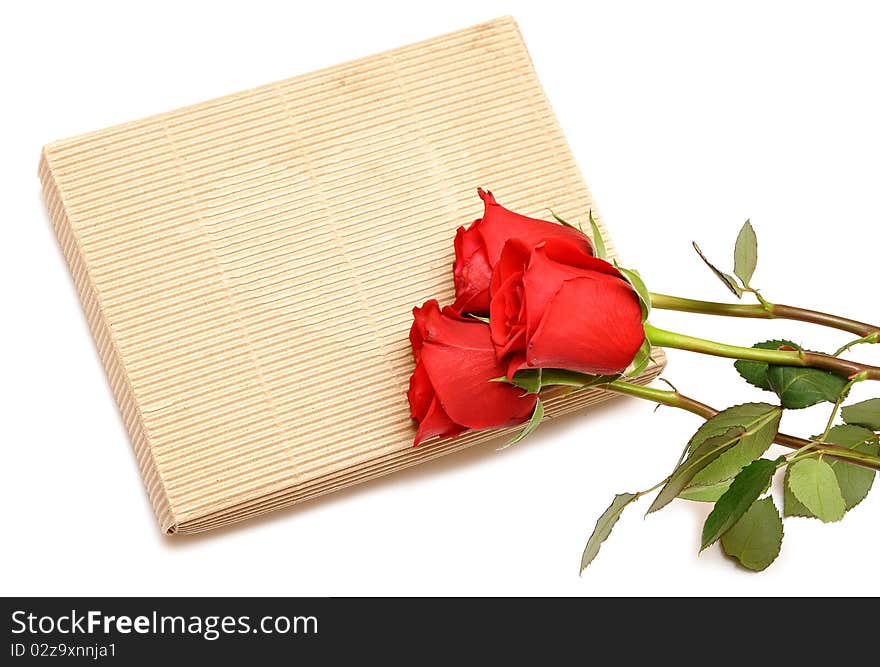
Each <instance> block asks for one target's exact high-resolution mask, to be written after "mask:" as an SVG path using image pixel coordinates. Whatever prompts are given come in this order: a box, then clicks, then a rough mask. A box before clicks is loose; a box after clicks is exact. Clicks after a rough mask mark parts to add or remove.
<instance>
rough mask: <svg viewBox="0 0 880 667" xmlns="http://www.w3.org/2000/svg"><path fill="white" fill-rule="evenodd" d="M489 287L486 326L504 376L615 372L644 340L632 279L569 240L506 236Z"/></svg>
mask: <svg viewBox="0 0 880 667" xmlns="http://www.w3.org/2000/svg"><path fill="white" fill-rule="evenodd" d="M491 294H492V299H491V305H490V316H489V320H490V325H489V326H490V332H491V336H492V342H493V343H494V345H495V346H496V350H497V352H498V356H499V358H504V360H505V361H506V364H505V368H506V374H507V377H513V374H514V373H515V372H516V371H517V370H520V369H522V368H564V369H567V370H571V371H578V372H581V373H590V374H598V375H606V374H607V375H610V374H614V373H620V372H622V371H623V370H625V369H626V367H627V366H629V365H630V363H631V362H632V360H633V358H634V357H635V355H636V352H638V350H639V348H640V347H641V345H642V342H643V341H644V339H645V331H644V327H643V325H642V310H641V306H640V304H639V298H638V296H637V295H636V293H635V291H634V290H633V288H632V287H631V286H630V284H629V283H628V282H626V280H625V279H624V278H623V276H622V275H621V274H620V272H619V271H618V270H617V269H615V268H614V267H613V266H612V265H611V264H609V263H608V262H606V261H604V260H601V259H599V258H598V257H591V256H589V255H586V254H584V253H583V252H582V251H580V250H578V249H575V248H573V247H572V246H571V245H570V244H567V243H559V242H557V241H555V240H551V241H546V242H544V243H540V244H538V245H537V246H536V247H529V246H528V245H526V244H524V243H522V242H520V241H518V240H511V241H508V242H507V244H506V245H505V246H504V251H503V252H502V255H501V258H500V260H499V262H498V264H497V265H496V266H495V270H494V272H493V274H492V285H491Z"/></svg>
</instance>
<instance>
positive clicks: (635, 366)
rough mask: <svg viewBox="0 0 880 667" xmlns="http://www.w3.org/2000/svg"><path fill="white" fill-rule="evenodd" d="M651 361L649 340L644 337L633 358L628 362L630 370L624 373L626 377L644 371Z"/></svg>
mask: <svg viewBox="0 0 880 667" xmlns="http://www.w3.org/2000/svg"><path fill="white" fill-rule="evenodd" d="M650 362H651V342H650V341H649V340H648V339H647V337H646V338H645V340H644V341H643V342H642V346H641V347H640V348H639V351H638V352H636V356H635V358H634V359H633V360H632V363H631V364H630V370H629V371H628V372H627V373H626V376H627V377H635V376H637V375H640V374H641V373H642V371H644V370H645V369H646V368H647V367H648V364H649V363H650Z"/></svg>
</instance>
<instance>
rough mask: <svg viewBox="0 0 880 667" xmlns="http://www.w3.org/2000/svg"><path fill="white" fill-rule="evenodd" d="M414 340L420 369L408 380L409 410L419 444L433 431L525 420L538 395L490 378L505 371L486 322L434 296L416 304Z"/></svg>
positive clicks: (452, 431)
mask: <svg viewBox="0 0 880 667" xmlns="http://www.w3.org/2000/svg"><path fill="white" fill-rule="evenodd" d="M413 316H414V318H415V319H414V322H413V325H412V329H410V335H409V338H410V342H411V343H412V349H413V356H414V357H415V359H416V369H415V371H414V372H413V374H412V377H411V378H410V381H409V392H408V393H407V396H408V398H409V405H410V415H411V417H412V418H413V419H416V420H418V422H419V428H418V432H417V433H416V436H415V442H414V444H415V445H418V444H419V443H420V442H422V441H423V440H426V439H428V438H431V437H433V436H441V437H452V436H456V435H458V434H460V433H462V432H464V431H467V430H470V429H484V428H498V427H502V426H513V425H515V424H520V423H522V422H524V421H526V420H527V419H528V418H529V417H530V416H531V414H532V411H533V410H534V409H535V402H536V397H535V396H534V395H529V396H524V395H523V391H522V389H520V388H518V387H514V386H513V385H510V384H507V383H504V382H492V381H491V380H493V379H495V378H498V377H501V376H503V375H504V368H503V367H502V366H501V365H500V364H499V363H498V361H497V359H496V356H495V348H494V346H493V345H492V340H491V338H490V337H489V327H488V325H486V324H484V323H482V322H480V321H478V320H475V319H472V318H465V317H462V316H461V315H459V314H458V313H457V312H456V311H455V310H453V309H452V308H449V307H448V306H447V307H446V308H444V309H443V310H440V306H439V304H438V303H437V301H436V300H435V299H431V300H430V301H427V302H425V305H424V306H422V307H421V308H414V309H413Z"/></svg>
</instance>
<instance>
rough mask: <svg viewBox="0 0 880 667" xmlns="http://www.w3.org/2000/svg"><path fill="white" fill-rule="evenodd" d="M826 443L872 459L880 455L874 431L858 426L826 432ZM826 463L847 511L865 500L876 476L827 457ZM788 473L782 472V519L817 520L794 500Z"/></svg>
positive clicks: (844, 426)
mask: <svg viewBox="0 0 880 667" xmlns="http://www.w3.org/2000/svg"><path fill="white" fill-rule="evenodd" d="M827 441H828V442H830V443H833V444H835V445H838V446H839V447H846V448H847V449H853V450H856V451H860V452H864V453H866V454H873V455H874V456H877V455H880V445H878V444H877V436H876V435H874V433H873V431H869V430H868V429H866V428H863V427H861V426H850V425H841V426H835V427H834V428H832V429H831V431H829V433H828V439H827ZM827 461H828V465H830V466H831V468H832V470H834V474H835V476H836V477H837V483H838V486H839V487H840V493H841V495H842V496H843V502H844V505H845V507H846V511H849V510H851V509H852V508H853V507H855V506H856V505H858V504H859V503H860V502H862V501H863V500H864V499H865V498H866V497H867V495H868V492H869V491H870V490H871V487H872V486H873V485H874V476H875V473H874V471H873V470H870V469H869V468H864V467H862V466H859V465H856V464H854V463H848V462H846V461H843V460H842V459H834V458H828V459H827ZM789 474H790V468H789V469H787V470H786V471H785V480H784V481H783V489H784V495H783V500H784V505H783V511H784V512H785V516H803V517H811V518H816V515H815V514H813V513H812V512H811V511H810V510H809V509H807V507H806V506H805V505H804V504H803V503H802V502H800V501H799V500H798V499H797V497H795V495H794V493H793V492H792V490H791V488H790V483H789Z"/></svg>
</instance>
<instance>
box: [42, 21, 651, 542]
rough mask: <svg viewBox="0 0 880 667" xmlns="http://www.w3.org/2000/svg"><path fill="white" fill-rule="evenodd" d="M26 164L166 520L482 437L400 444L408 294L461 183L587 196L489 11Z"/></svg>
mask: <svg viewBox="0 0 880 667" xmlns="http://www.w3.org/2000/svg"><path fill="white" fill-rule="evenodd" d="M39 174H40V179H41V180H42V185H43V192H44V197H45V201H46V205H47V207H48V210H49V214H50V217H51V220H52V224H53V225H54V229H55V232H56V234H57V236H58V239H59V241H60V244H61V247H62V248H63V251H64V255H65V257H66V259H67V262H68V263H69V266H70V271H71V273H72V275H73V279H74V281H75V283H76V287H77V290H78V292H79V295H80V298H81V300H82V305H83V308H84V310H85V313H86V316H87V319H88V322H89V325H90V327H91V331H92V334H93V336H94V339H95V342H96V344H97V347H98V350H99V352H100V355H101V358H102V360H103V363H104V366H105V368H106V371H107V376H108V378H109V381H110V384H111V385H112V389H113V393H114V395H115V396H116V400H117V402H118V404H119V408H120V410H121V412H122V417H123V419H124V421H125V425H126V427H127V430H128V433H129V436H130V438H131V441H132V445H133V447H134V450H135V455H136V456H137V460H138V463H139V465H140V468H141V471H142V474H143V478H144V482H145V484H146V487H147V491H148V493H149V496H150V500H151V501H152V504H153V507H154V508H155V511H156V514H157V517H158V520H159V524H160V526H161V529H162V530H163V531H165V532H166V533H169V534H170V533H178V532H179V533H193V532H198V531H204V530H208V529H211V528H215V527H218V526H221V525H224V524H228V523H231V522H235V521H239V520H242V519H246V518H248V517H251V516H255V515H258V514H262V513H265V512H269V511H272V510H275V509H279V508H282V507H287V506H290V505H293V504H295V503H298V502H300V501H302V500H306V499H308V498H312V497H315V496H318V495H321V494H324V493H328V492H331V491H334V490H336V489H341V488H343V487H347V486H350V485H353V484H356V483H358V482H362V481H365V480H369V479H372V478H375V477H379V476H381V475H385V474H387V473H390V472H393V471H395V470H400V469H402V468H405V467H408V466H411V465H415V464H417V463H420V462H422V461H426V460H428V459H433V458H435V457H438V456H441V455H443V454H446V453H449V452H453V451H456V450H459V449H462V448H465V447H468V446H470V445H473V444H475V443H478V442H482V441H485V440H487V439H491V438H494V437H497V436H498V435H499V433H498V432H491V433H486V432H484V433H476V434H470V435H465V436H462V437H459V438H455V439H451V440H439V441H437V440H435V441H432V442H429V443H426V444H424V445H422V446H420V447H418V448H413V447H412V438H413V434H414V429H413V425H412V423H411V422H410V419H409V413H408V405H407V400H406V396H405V391H406V387H407V383H408V378H409V374H410V373H411V372H412V368H413V362H412V358H411V353H410V349H409V341H408V336H407V334H408V331H409V326H410V323H411V317H412V316H411V310H412V307H413V306H415V305H420V304H421V303H422V302H423V301H425V300H426V299H428V298H431V297H438V298H439V299H440V301H441V303H443V302H451V300H452V297H453V283H452V275H451V265H452V259H453V246H452V239H453V236H454V233H455V229H456V228H457V227H458V226H459V225H462V224H468V223H470V222H471V221H473V220H474V219H475V218H477V217H479V216H480V215H481V212H482V205H481V202H480V201H479V199H478V198H477V197H476V194H475V190H476V187H477V186H478V185H481V186H484V187H489V188H491V189H492V190H493V191H494V192H495V193H496V195H497V196H498V197H499V200H500V201H501V202H502V203H503V204H504V205H505V206H507V207H508V208H511V209H513V210H516V211H518V212H521V213H524V214H527V215H531V216H534V217H540V218H546V217H547V215H548V211H547V208H548V207H550V206H552V207H554V209H555V210H557V211H558V213H559V214H561V215H563V216H565V217H571V218H579V217H580V218H582V217H583V216H584V215H585V213H586V211H587V210H589V209H592V210H593V212H594V214H595V213H596V212H597V210H596V206H595V204H594V202H593V200H592V198H591V196H590V192H589V190H588V189H587V186H586V184H585V183H584V181H583V178H582V177H581V174H580V173H579V171H578V168H577V166H576V164H575V161H574V159H573V157H572V154H571V152H570V150H569V148H568V145H567V144H566V140H565V137H564V136H563V134H562V131H561V130H560V128H559V125H558V124H557V122H556V119H555V117H554V115H553V111H552V109H551V108H550V105H549V103H548V101H547V99H546V97H545V96H544V93H543V91H542V89H541V86H540V84H539V82H538V79H537V77H536V75H535V72H534V69H533V67H532V63H531V61H530V59H529V55H528V52H527V51H526V48H525V45H524V44H523V40H522V37H521V35H520V33H519V30H518V29H517V26H516V24H515V23H514V21H513V20H512V19H510V18H502V19H497V20H494V21H490V22H488V23H484V24H482V25H477V26H474V27H472V28H468V29H465V30H461V31H458V32H455V33H452V34H448V35H445V36H442V37H438V38H435V39H430V40H427V41H424V42H420V43H417V44H413V45H410V46H406V47H403V48H399V49H395V50H392V51H387V52H385V53H381V54H378V55H375V56H372V57H368V58H364V59H361V60H356V61H354V62H350V63H347V64H343V65H339V66H337V67H331V68H328V69H324V70H321V71H318V72H314V73H311V74H305V75H302V76H297V77H294V78H292V79H288V80H286V81H279V82H277V83H273V84H269V85H266V86H261V87H259V88H254V89H252V90H247V91H244V92H241V93H237V94H234V95H229V96H227V97H222V98H219V99H215V100H211V101H209V102H204V103H201V104H196V105H194V106H190V107H186V108H183V109H179V110H177V111H171V112H168V113H164V114H160V115H157V116H152V117H150V118H145V119H143V120H138V121H135V122H132V123H127V124H124V125H119V126H116V127H111V128H108V129H105V130H100V131H97V132H92V133H90V134H86V135H82V136H78V137H74V138H71V139H65V140H63V141H57V142H54V143H51V144H49V145H47V146H46V147H45V148H44V149H43V152H42V156H41V160H40V168H39ZM599 227H600V229H601V230H602V233H603V236H604V237H605V243H606V245H608V247H609V250H610V252H611V254H612V256H613V255H614V249H613V246H612V245H611V243H610V240H609V239H608V237H607V235H606V234H605V228H604V226H603V224H602V222H601V218H599ZM658 362H659V363H654V364H652V366H651V367H649V369H648V370H647V371H646V372H645V374H644V375H643V376H642V377H641V378H640V381H643V382H647V381H649V380H651V379H653V378H654V377H655V376H656V375H657V374H658V373H659V372H660V370H661V365H662V363H663V357H662V353H661V356H660V357H659V358H658ZM604 398H605V394H603V393H602V392H600V391H596V390H588V391H583V392H578V393H577V394H575V395H571V396H569V397H565V398H559V397H557V398H550V400H549V401H548V402H547V413H548V416H549V417H556V416H558V415H561V414H564V413H569V412H574V411H578V410H582V409H584V408H585V407H586V406H588V405H590V404H593V403H596V402H598V401H600V400H603V399H604Z"/></svg>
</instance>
